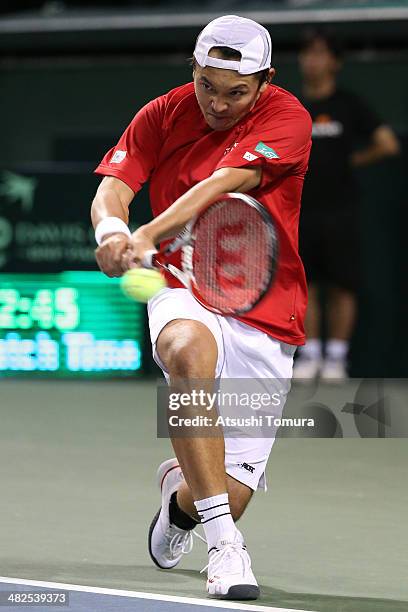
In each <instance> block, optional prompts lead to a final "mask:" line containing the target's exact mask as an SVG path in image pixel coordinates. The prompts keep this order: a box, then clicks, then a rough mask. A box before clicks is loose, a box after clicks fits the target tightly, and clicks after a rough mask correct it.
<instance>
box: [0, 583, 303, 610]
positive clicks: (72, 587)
mask: <svg viewBox="0 0 408 612" xmlns="http://www.w3.org/2000/svg"><path fill="white" fill-rule="evenodd" d="M1 582H9V583H11V584H21V585H24V586H33V587H43V588H46V589H60V590H65V591H80V592H83V593H95V594H97V595H116V596H117V597H134V598H139V599H154V600H156V601H169V602H174V603H181V604H190V605H192V606H208V607H214V608H227V609H228V610H250V611H252V612H313V610H299V609H296V610H294V609H292V608H290V609H289V608H273V607H270V606H255V605H254V606H251V605H248V604H239V603H234V602H229V601H218V600H214V599H210V598H208V599H198V598H194V597H176V596H175V595H161V594H159V593H142V592H140V591H124V590H118V589H102V588H99V587H91V586H83V585H81V584H65V583H63V582H43V581H40V580H24V579H21V578H8V577H7V576H0V583H1Z"/></svg>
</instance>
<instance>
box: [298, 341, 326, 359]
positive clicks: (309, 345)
mask: <svg viewBox="0 0 408 612" xmlns="http://www.w3.org/2000/svg"><path fill="white" fill-rule="evenodd" d="M299 352H300V356H301V357H307V358H308V359H320V358H321V356H322V341H321V340H320V338H310V340H307V342H306V344H305V345H304V346H301V347H300V351H299Z"/></svg>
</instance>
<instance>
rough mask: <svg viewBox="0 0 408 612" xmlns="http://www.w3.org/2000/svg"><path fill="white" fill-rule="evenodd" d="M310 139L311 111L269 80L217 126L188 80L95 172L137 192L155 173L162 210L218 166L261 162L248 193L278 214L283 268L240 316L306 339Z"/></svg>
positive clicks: (144, 115)
mask: <svg viewBox="0 0 408 612" xmlns="http://www.w3.org/2000/svg"><path fill="white" fill-rule="evenodd" d="M310 147H311V119H310V115H309V113H308V112H307V111H306V110H305V109H304V108H303V106H302V105H301V104H300V102H299V101H298V100H297V98H295V97H294V96H293V95H292V94H290V93H289V92H287V91H285V90H284V89H282V88H280V87H277V86H274V85H268V87H267V88H266V90H265V91H264V92H263V93H262V95H261V96H260V98H259V100H258V101H257V103H256V104H255V106H254V108H253V109H252V110H251V111H250V112H249V113H248V114H247V115H246V116H245V117H243V119H241V120H240V121H239V122H238V123H237V124H236V125H235V126H233V127H232V128H231V129H229V130H225V131H215V130H213V129H212V128H210V126H209V125H208V124H207V123H206V121H205V119H204V117H203V115H202V113H201V110H200V108H199V106H198V103H197V99H196V96H195V92H194V83H187V84H186V85H182V86H181V87H177V88H176V89H173V90H171V91H170V92H168V93H167V94H165V95H163V96H160V97H159V98H156V99H155V100H152V101H151V102H149V103H148V104H147V105H146V106H144V107H143V108H142V109H141V110H140V111H139V112H138V113H137V114H136V116H135V117H134V119H133V120H132V122H131V123H130V125H129V126H128V127H127V129H126V130H125V132H124V134H123V135H122V137H121V138H120V140H119V142H118V144H117V145H116V147H114V148H113V149H111V150H110V151H108V153H107V154H106V155H105V157H104V158H103V160H102V161H101V163H100V165H99V166H98V167H97V169H96V172H97V173H98V174H102V175H107V176H115V177H117V178H119V179H121V180H122V181H124V182H125V183H126V184H127V185H128V186H129V187H130V188H131V189H132V190H133V191H134V192H135V193H137V192H138V191H139V189H140V188H141V186H142V184H143V183H145V182H146V181H149V194H150V203H151V208H152V213H153V216H157V215H159V214H160V213H161V212H163V211H164V210H166V209H167V208H168V207H169V206H171V204H172V203H173V202H174V201H175V200H176V199H177V198H179V197H180V196H181V195H183V194H184V193H185V192H186V191H188V190H189V189H190V188H191V187H193V186H194V185H196V184H197V183H199V182H200V181H202V180H204V179H206V178H208V177H209V176H211V175H212V174H213V172H215V171H216V170H217V169H219V168H228V167H233V168H238V167H244V166H255V165H261V166H262V180H261V184H260V185H259V186H258V187H257V188H256V189H253V190H252V191H250V192H248V193H249V195H251V196H252V197H254V198H255V199H257V200H258V201H259V202H261V203H262V204H263V205H264V206H265V207H266V208H267V209H268V210H269V212H270V213H271V214H272V216H273V218H274V220H275V224H276V228H277V232H278V236H279V247H280V255H279V261H278V267H277V274H276V279H275V282H274V283H273V285H272V287H271V289H270V290H269V292H268V293H267V294H266V295H265V296H264V297H263V298H262V300H261V301H260V302H259V303H258V304H257V305H256V306H255V308H254V309H253V310H252V311H250V312H249V313H247V314H245V315H242V316H240V317H236V318H238V319H239V320H241V321H243V322H245V323H247V324H248V325H251V326H253V327H255V328H257V329H259V330H262V331H264V332H265V333H267V334H269V335H271V336H273V337H274V338H276V339H278V340H281V341H284V342H287V343H289V344H303V343H304V328H303V320H304V315H305V310H306V302H307V291H306V281H305V274H304V270H303V266H302V263H301V260H300V257H299V254H298V222H299V212H300V200H301V193H302V186H303V181H304V177H305V173H306V171H307V166H308V159H309V153H310ZM167 280H168V283H169V284H170V286H172V287H179V286H181V285H180V284H179V283H178V281H177V280H175V279H174V278H173V277H171V276H170V275H169V277H168V278H167Z"/></svg>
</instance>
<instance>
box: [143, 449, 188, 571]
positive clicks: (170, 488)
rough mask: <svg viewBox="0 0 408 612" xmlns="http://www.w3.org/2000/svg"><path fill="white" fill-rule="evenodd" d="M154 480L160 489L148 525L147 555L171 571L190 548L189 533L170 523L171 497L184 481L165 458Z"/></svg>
mask: <svg viewBox="0 0 408 612" xmlns="http://www.w3.org/2000/svg"><path fill="white" fill-rule="evenodd" d="M157 480H158V485H159V488H160V490H161V508H160V510H159V511H158V512H157V514H156V515H155V517H154V519H153V521H152V523H151V525H150V529H149V541H148V544H149V553H150V557H151V558H152V561H153V562H154V563H155V564H156V565H157V567H160V568H161V569H171V568H173V567H175V566H176V565H177V564H178V563H179V561H180V559H181V557H182V556H183V555H186V554H188V553H189V552H190V551H191V549H192V548H193V534H192V531H185V530H184V529H180V528H179V527H176V526H175V525H172V524H171V523H170V516H169V504H170V498H171V496H172V495H173V493H174V492H175V491H177V489H178V488H179V486H180V484H181V482H182V481H183V480H184V476H183V473H182V471H181V468H180V466H179V464H178V461H177V459H168V460H167V461H164V462H163V463H162V464H161V465H160V466H159V468H158V470H157Z"/></svg>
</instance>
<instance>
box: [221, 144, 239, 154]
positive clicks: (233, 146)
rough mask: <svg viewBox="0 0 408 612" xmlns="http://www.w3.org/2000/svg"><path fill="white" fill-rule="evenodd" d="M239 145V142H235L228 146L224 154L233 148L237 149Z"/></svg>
mask: <svg viewBox="0 0 408 612" xmlns="http://www.w3.org/2000/svg"><path fill="white" fill-rule="evenodd" d="M238 145H239V142H234V143H233V144H232V145H231V146H230V147H227V148H226V149H225V151H224V155H226V154H227V153H229V152H230V151H232V149H235V147H237V146H238Z"/></svg>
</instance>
